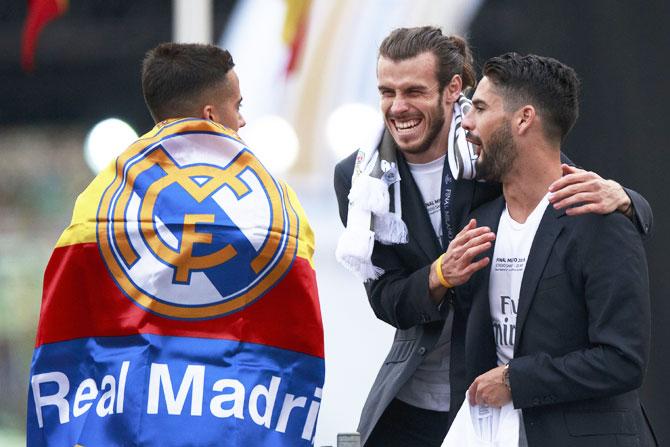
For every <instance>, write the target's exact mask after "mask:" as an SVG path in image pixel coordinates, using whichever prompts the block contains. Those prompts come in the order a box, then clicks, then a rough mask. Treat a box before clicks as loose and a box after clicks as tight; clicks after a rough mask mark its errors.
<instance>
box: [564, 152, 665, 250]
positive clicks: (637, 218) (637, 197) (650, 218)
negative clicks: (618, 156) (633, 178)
mask: <svg viewBox="0 0 670 447" xmlns="http://www.w3.org/2000/svg"><path fill="white" fill-rule="evenodd" d="M561 163H565V164H568V165H570V166H576V167H578V168H579V166H577V165H576V164H575V163H573V161H572V160H570V159H569V158H568V156H567V155H565V154H564V153H563V152H561ZM623 190H624V191H625V192H626V194H628V197H630V200H631V202H632V204H633V214H634V215H633V217H632V221H633V223H634V224H635V228H637V231H638V233H640V235H642V238H643V239H647V238H648V237H649V236H651V230H652V227H653V224H654V214H653V212H652V211H651V206H649V202H647V199H645V198H644V197H643V196H642V194H640V193H638V192H636V191H633V190H632V189H628V188H626V187H623Z"/></svg>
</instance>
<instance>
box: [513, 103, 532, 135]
mask: <svg viewBox="0 0 670 447" xmlns="http://www.w3.org/2000/svg"><path fill="white" fill-rule="evenodd" d="M535 121H537V114H536V113H535V107H533V106H531V105H525V106H523V107H521V108H520V109H519V110H517V111H516V112H515V113H514V120H513V122H514V124H515V126H516V131H517V134H519V135H524V134H525V133H526V132H529V130H530V129H531V128H532V127H533V126H534V125H535Z"/></svg>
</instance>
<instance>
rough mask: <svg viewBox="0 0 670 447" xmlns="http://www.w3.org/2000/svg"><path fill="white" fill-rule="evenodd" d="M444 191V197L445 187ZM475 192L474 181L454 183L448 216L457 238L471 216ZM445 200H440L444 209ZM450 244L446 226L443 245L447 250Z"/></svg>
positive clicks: (449, 198)
mask: <svg viewBox="0 0 670 447" xmlns="http://www.w3.org/2000/svg"><path fill="white" fill-rule="evenodd" d="M444 169H449V166H448V165H445V167H444ZM442 190H443V191H442V194H443V195H444V185H443V187H442ZM474 190H475V182H474V181H472V180H455V181H453V183H452V187H451V195H450V196H449V197H448V200H449V203H448V204H447V206H448V207H449V212H448V215H449V217H450V220H451V222H449V223H450V225H451V227H452V228H453V231H454V236H456V234H458V232H459V231H460V230H461V228H463V227H464V226H465V224H466V223H467V222H466V221H465V219H466V217H467V216H468V214H470V211H472V210H471V209H470V207H471V206H472V203H473V201H472V200H473V199H472V198H473V195H474ZM445 200H447V198H446V197H441V198H440V201H441V203H442V207H444V205H445V204H444V202H445ZM443 216H444V213H443ZM449 242H451V241H450V240H449V234H448V232H447V228H446V225H443V231H442V244H443V246H444V247H445V249H446V247H447V246H448V245H449Z"/></svg>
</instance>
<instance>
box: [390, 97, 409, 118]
mask: <svg viewBox="0 0 670 447" xmlns="http://www.w3.org/2000/svg"><path fill="white" fill-rule="evenodd" d="M408 110H409V104H408V103H407V101H406V100H405V99H404V98H401V97H399V96H396V97H395V98H393V102H392V103H391V107H390V109H389V112H391V114H392V115H398V114H401V113H404V112H406V111H408Z"/></svg>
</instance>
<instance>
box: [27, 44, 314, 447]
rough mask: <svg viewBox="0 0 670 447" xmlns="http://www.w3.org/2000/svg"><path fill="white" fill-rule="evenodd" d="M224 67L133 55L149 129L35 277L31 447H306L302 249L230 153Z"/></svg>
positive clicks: (98, 187) (237, 152) (246, 166)
mask: <svg viewBox="0 0 670 447" xmlns="http://www.w3.org/2000/svg"><path fill="white" fill-rule="evenodd" d="M232 67H233V62H232V58H231V57H230V54H229V53H228V52H227V51H224V50H221V49H219V48H217V47H214V46H210V45H195V44H162V45H159V46H158V47H157V48H155V49H154V50H152V51H150V52H149V53H148V54H147V58H146V59H145V62H144V67H143V74H142V77H143V80H142V82H143V90H144V96H145V100H146V102H147V105H148V107H149V109H150V111H151V113H152V116H153V117H154V119H155V121H157V122H158V124H157V125H156V126H155V127H154V128H153V129H152V130H151V131H149V132H148V133H146V134H145V135H143V136H142V137H141V138H140V139H138V140H137V141H136V142H135V143H133V144H132V145H131V146H130V147H129V148H128V149H127V150H126V151H125V152H123V153H122V154H121V155H120V156H119V157H118V158H117V159H116V161H115V163H113V164H112V165H110V166H109V167H108V168H107V169H106V170H103V171H102V172H101V173H100V174H99V175H98V176H97V177H96V178H95V179H94V180H93V181H92V182H91V184H90V185H89V186H88V187H87V188H86V190H85V191H84V192H83V193H82V194H81V195H80V196H79V198H78V199H77V202H76V204H75V208H74V212H73V217H72V223H71V225H70V226H69V227H68V228H67V229H66V230H65V232H64V233H63V234H62V236H61V237H60V239H59V240H58V242H57V244H56V248H55V249H54V252H53V254H52V257H51V260H50V261H49V264H48V266H47V269H46V273H45V278H44V295H43V299H42V308H41V314H40V322H39V326H38V331H37V341H36V348H35V353H34V356H33V362H32V367H31V373H30V384H29V396H28V420H27V432H28V433H27V443H28V445H29V446H46V445H56V446H61V445H62V446H75V445H80V446H84V447H86V446H103V445H104V446H122V445H123V446H130V445H143V446H153V445H160V446H185V445H197V446H210V445H211V446H215V445H226V446H228V445H232V446H250V445H253V446H257V445H258V446H260V445H268V446H299V445H311V444H312V442H313V438H314V431H315V427H316V422H317V416H318V411H319V406H320V402H321V393H322V387H323V381H324V359H323V356H324V350H323V327H322V321H321V315H320V308H319V301H318V292H317V287H316V279H315V274H314V268H313V264H312V254H313V247H314V236H313V233H312V230H311V228H310V226H309V224H308V222H307V219H306V216H305V214H304V212H303V210H302V208H301V206H300V204H299V202H298V200H297V198H296V196H295V194H294V192H293V191H292V190H291V189H290V188H289V187H288V186H287V185H286V184H285V183H283V182H281V181H279V180H277V179H275V178H274V177H273V176H272V175H271V174H270V173H269V172H268V170H267V169H266V168H265V167H264V166H263V165H262V164H261V163H260V161H259V160H258V159H257V158H256V157H255V156H254V154H253V152H252V151H251V150H250V149H249V148H248V147H246V145H245V144H244V142H243V141H242V140H241V139H240V138H239V137H238V136H237V133H236V132H237V130H238V129H239V128H240V127H241V126H243V125H244V120H243V118H242V117H241V115H240V113H239V105H240V101H241V96H240V93H239V81H238V79H237V76H236V75H235V73H234V71H233V70H232Z"/></svg>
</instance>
